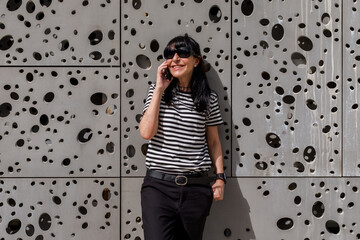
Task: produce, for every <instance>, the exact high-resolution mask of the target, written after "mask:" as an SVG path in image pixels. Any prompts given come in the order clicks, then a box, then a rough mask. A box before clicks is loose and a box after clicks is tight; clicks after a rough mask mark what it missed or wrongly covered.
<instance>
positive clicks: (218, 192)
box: [213, 187, 224, 201]
mask: <svg viewBox="0 0 360 240" xmlns="http://www.w3.org/2000/svg"><path fill="white" fill-rule="evenodd" d="M213 192H214V200H215V201H220V200H223V199H224V191H223V189H222V188H220V187H215V188H213Z"/></svg>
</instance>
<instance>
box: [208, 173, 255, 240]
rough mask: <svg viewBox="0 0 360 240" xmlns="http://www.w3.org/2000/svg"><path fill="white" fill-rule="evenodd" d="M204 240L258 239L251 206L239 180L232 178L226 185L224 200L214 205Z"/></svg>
mask: <svg viewBox="0 0 360 240" xmlns="http://www.w3.org/2000/svg"><path fill="white" fill-rule="evenodd" d="M204 239H207V240H220V239H234V240H236V239H241V240H253V239H256V237H255V233H254V230H253V228H252V224H251V219H250V206H249V204H248V202H247V200H246V199H245V198H244V196H243V194H242V192H241V189H240V186H239V183H238V181H237V179H235V178H230V179H229V180H228V183H227V184H226V189H225V196H224V200H222V201H218V202H214V203H213V206H212V209H211V212H210V216H209V217H208V220H207V222H206V226H205V232H204Z"/></svg>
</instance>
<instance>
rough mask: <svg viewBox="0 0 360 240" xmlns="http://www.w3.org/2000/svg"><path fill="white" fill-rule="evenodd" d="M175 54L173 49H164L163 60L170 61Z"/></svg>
mask: <svg viewBox="0 0 360 240" xmlns="http://www.w3.org/2000/svg"><path fill="white" fill-rule="evenodd" d="M175 53H176V50H175V49H172V48H165V50H164V58H165V59H171V58H173V57H174V55H175Z"/></svg>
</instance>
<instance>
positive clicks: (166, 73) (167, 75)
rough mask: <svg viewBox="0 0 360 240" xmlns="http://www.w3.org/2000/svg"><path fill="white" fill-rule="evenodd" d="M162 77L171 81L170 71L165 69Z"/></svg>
mask: <svg viewBox="0 0 360 240" xmlns="http://www.w3.org/2000/svg"><path fill="white" fill-rule="evenodd" d="M164 77H165V78H166V79H168V80H172V75H171V73H170V70H169V68H165V71H164Z"/></svg>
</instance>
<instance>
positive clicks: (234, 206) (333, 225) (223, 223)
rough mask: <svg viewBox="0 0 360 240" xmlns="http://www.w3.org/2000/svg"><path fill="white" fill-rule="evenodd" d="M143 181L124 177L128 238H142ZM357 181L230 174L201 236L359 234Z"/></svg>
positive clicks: (331, 239) (330, 237) (245, 237)
mask: <svg viewBox="0 0 360 240" xmlns="http://www.w3.org/2000/svg"><path fill="white" fill-rule="evenodd" d="M141 183H142V179H140V178H125V179H122V186H123V195H122V209H123V211H122V237H124V236H128V238H125V239H143V233H142V228H141V222H140V220H141V211H140V209H139V208H138V206H139V204H140V198H139V197H140V193H139V192H140V188H141ZM359 186H360V182H359V179H357V178H233V179H230V180H229V183H228V184H227V185H226V193H225V199H224V200H223V201H220V202H214V203H213V207H212V210H211V213H210V216H209V217H208V221H207V224H206V226H205V234H204V238H203V239H206V240H216V239H241V240H250V239H271V240H273V239H274V240H275V239H289V240H290V239H328V240H335V239H344V240H350V239H358V238H359V237H360V231H359V228H358V224H359V217H358V214H357V213H358V211H359V206H358V204H357V199H358V198H359ZM286 219H288V220H286ZM282 220H284V221H282Z"/></svg>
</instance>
